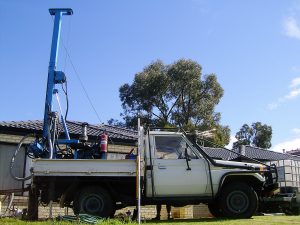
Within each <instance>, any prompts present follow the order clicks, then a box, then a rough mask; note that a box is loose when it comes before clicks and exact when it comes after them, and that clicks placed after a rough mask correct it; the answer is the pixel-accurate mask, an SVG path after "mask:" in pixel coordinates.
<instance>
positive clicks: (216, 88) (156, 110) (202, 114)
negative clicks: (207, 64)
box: [119, 59, 229, 145]
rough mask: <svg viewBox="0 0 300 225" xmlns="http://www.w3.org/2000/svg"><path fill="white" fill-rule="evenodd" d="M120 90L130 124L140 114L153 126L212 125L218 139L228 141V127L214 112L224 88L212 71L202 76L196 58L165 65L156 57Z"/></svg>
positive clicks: (202, 127) (194, 127)
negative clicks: (221, 122)
mask: <svg viewBox="0 0 300 225" xmlns="http://www.w3.org/2000/svg"><path fill="white" fill-rule="evenodd" d="M119 92H120V99H121V102H122V107H123V109H124V113H123V114H122V116H123V119H124V120H125V123H126V125H127V126H129V127H131V128H134V127H135V126H136V124H137V123H136V120H137V117H140V118H142V121H143V123H147V124H149V125H152V126H159V127H166V126H167V127H180V128H183V129H185V130H189V131H195V130H200V131H201V130H209V129H213V130H215V131H216V135H215V136H216V139H218V140H219V141H218V142H219V143H221V144H222V145H226V144H228V142H229V132H228V130H229V128H228V127H223V126H221V125H220V118H221V116H220V113H216V112H215V106H216V105H217V104H218V103H219V101H220V99H221V97H222V96H223V93H224V91H223V89H222V87H221V85H220V84H219V83H218V81H217V77H216V75H215V74H209V75H206V76H202V67H201V66H200V65H199V64H198V63H197V62H195V61H192V60H186V59H181V60H178V61H176V62H174V63H172V64H170V65H165V64H164V63H163V62H162V61H160V60H157V61H155V62H153V63H151V64H150V65H148V66H147V67H145V68H144V70H143V71H142V72H139V73H137V74H136V75H135V78H134V81H133V83H132V84H124V85H122V86H121V87H120V89H119ZM223 136H224V137H223Z"/></svg>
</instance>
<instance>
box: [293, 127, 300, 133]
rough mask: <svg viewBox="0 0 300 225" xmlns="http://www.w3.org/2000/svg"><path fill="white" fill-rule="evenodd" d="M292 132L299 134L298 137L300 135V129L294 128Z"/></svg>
mask: <svg viewBox="0 0 300 225" xmlns="http://www.w3.org/2000/svg"><path fill="white" fill-rule="evenodd" d="M292 131H293V133H294V134H297V135H299V134H300V129H299V128H294V129H293V130H292Z"/></svg>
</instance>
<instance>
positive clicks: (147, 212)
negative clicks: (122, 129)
mask: <svg viewBox="0 0 300 225" xmlns="http://www.w3.org/2000/svg"><path fill="white" fill-rule="evenodd" d="M3 197H4V196H3V195H1V196H0V199H1V200H2V199H3ZM8 201H9V198H6V200H5V201H3V202H2V207H1V215H3V214H4V212H5V210H6V208H7V205H8ZM27 201H28V198H27V197H23V196H15V197H14V200H13V204H12V208H13V209H20V210H22V209H24V208H27ZM134 208H135V207H126V208H124V209H120V210H117V211H116V214H115V215H118V214H124V213H126V212H127V211H128V210H130V211H131V213H133V210H134ZM49 212H50V208H49V206H42V205H40V206H39V218H48V217H49ZM9 213H10V211H9V210H8V211H7V212H6V215H9ZM66 214H68V215H73V210H72V209H71V208H60V207H59V205H58V204H56V203H54V204H53V208H52V215H53V217H57V216H58V215H66ZM172 215H173V217H174V219H179V218H180V219H193V218H194V219H198V218H203V217H211V214H210V213H209V211H208V208H207V206H206V205H204V204H200V205H189V206H185V207H172ZM155 216H156V206H155V205H147V206H142V207H141V217H142V218H143V219H152V218H154V217H155ZM161 219H162V220H165V219H167V210H166V206H165V205H163V206H162V209H161Z"/></svg>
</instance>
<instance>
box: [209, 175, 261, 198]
mask: <svg viewBox="0 0 300 225" xmlns="http://www.w3.org/2000/svg"><path fill="white" fill-rule="evenodd" d="M234 181H239V182H245V183H248V184H249V185H250V186H252V187H253V188H254V189H255V190H256V191H261V190H262V187H263V184H264V183H265V181H266V179H265V178H264V177H263V176H262V175H261V174H259V173H255V172H249V171H232V172H227V173H225V174H223V176H222V177H221V178H220V180H219V184H218V185H214V186H215V187H216V190H215V197H217V196H219V195H220V193H221V190H222V187H224V186H225V185H227V184H228V183H230V182H234Z"/></svg>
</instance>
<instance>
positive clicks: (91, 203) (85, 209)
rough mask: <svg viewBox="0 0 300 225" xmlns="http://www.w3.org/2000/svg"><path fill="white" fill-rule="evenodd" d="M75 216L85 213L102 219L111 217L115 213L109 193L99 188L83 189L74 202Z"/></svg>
mask: <svg viewBox="0 0 300 225" xmlns="http://www.w3.org/2000/svg"><path fill="white" fill-rule="evenodd" d="M73 210H74V213H75V214H79V213H85V214H90V215H95V216H100V217H104V218H107V217H110V216H111V215H112V213H113V211H114V207H113V201H112V198H111V197H110V195H109V193H108V192H107V191H106V190H105V189H103V188H101V187H97V186H92V187H86V188H83V189H82V190H81V191H80V193H79V195H78V196H76V197H75V199H74V202H73Z"/></svg>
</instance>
